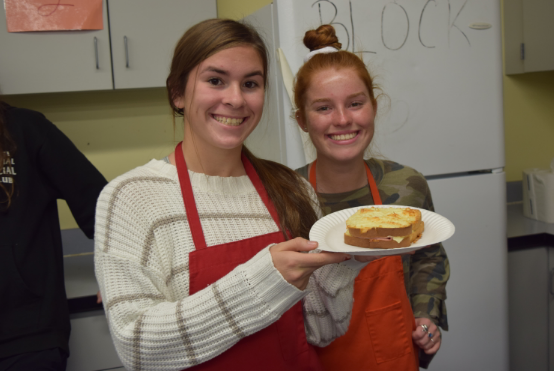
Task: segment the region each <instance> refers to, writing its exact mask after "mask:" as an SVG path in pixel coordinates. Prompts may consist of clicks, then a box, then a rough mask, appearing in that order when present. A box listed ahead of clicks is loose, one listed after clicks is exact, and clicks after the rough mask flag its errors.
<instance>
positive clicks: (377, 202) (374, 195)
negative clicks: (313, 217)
mask: <svg viewBox="0 0 554 371" xmlns="http://www.w3.org/2000/svg"><path fill="white" fill-rule="evenodd" d="M316 162H317V160H314V162H312V165H311V168H310V184H311V185H312V187H314V189H315V191H316V192H317V187H316V184H317V183H316V177H315V164H316ZM364 165H365V172H366V175H367V183H368V184H369V189H370V190H371V197H372V198H373V203H374V204H375V205H382V204H383V202H382V201H381V196H380V195H379V189H378V188H377V183H375V179H374V178H373V174H372V173H371V170H370V169H369V166H368V164H367V162H365V161H364Z"/></svg>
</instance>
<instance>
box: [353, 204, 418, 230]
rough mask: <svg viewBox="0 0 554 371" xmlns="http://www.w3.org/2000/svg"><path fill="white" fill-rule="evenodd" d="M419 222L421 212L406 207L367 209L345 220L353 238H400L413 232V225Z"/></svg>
mask: <svg viewBox="0 0 554 371" xmlns="http://www.w3.org/2000/svg"><path fill="white" fill-rule="evenodd" d="M418 221H421V211H419V210H417V209H411V208H408V207H405V208H398V207H386V208H385V207H368V208H363V209H360V210H358V211H357V212H356V213H355V214H354V215H352V216H351V217H350V218H348V219H347V220H346V227H347V228H348V232H349V234H350V235H351V236H353V237H360V238H376V237H388V236H393V237H401V236H408V235H410V234H412V232H413V231H414V229H413V225H414V223H416V222H418Z"/></svg>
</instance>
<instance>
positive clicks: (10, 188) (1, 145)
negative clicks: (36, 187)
mask: <svg viewBox="0 0 554 371" xmlns="http://www.w3.org/2000/svg"><path fill="white" fill-rule="evenodd" d="M7 109H8V105H7V104H6V103H4V102H2V101H1V100H0V170H2V171H0V175H1V176H2V178H7V179H9V180H10V182H9V183H8V184H9V185H5V183H4V182H3V181H1V182H0V188H1V189H2V193H1V194H2V197H1V198H0V210H1V211H5V210H7V209H8V208H9V207H10V205H11V204H12V197H13V194H14V190H15V182H14V180H15V179H14V177H13V175H12V174H3V169H4V165H7V166H10V163H11V159H12V157H13V155H14V153H15V150H16V145H15V141H14V140H13V138H12V137H11V135H10V132H9V131H8V126H7V124H6V111H7Z"/></svg>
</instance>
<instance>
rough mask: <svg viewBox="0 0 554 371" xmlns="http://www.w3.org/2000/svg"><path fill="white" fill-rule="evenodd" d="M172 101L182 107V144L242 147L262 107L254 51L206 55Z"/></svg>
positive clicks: (260, 78)
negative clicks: (180, 94) (183, 142)
mask: <svg viewBox="0 0 554 371" xmlns="http://www.w3.org/2000/svg"><path fill="white" fill-rule="evenodd" d="M174 104H175V106H177V107H178V108H183V109H184V111H185V113H184V116H185V146H186V145H189V144H191V145H194V146H195V147H196V148H197V149H198V150H199V151H201V152H203V151H211V150H232V149H240V148H242V144H243V142H244V140H245V139H246V138H247V137H248V135H249V134H250V133H251V132H252V131H253V130H254V129H255V128H256V125H257V124H258V122H259V121H260V118H261V116H262V111H263V104H264V72H263V65H262V59H261V58H260V55H259V54H258V52H257V51H256V50H254V49H253V48H252V47H250V46H237V47H233V48H229V49H225V50H222V51H220V52H218V53H216V54H214V55H212V56H211V57H209V58H207V59H205V60H204V61H202V62H201V63H200V64H199V65H198V66H196V67H195V68H194V69H192V70H191V72H190V73H189V76H188V80H187V84H186V87H185V92H184V94H183V96H182V97H179V98H177V99H175V100H174ZM187 143H188V144H187Z"/></svg>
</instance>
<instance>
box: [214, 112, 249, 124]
mask: <svg viewBox="0 0 554 371" xmlns="http://www.w3.org/2000/svg"><path fill="white" fill-rule="evenodd" d="M213 118H214V119H215V120H216V121H217V122H221V123H222V124H224V125H229V126H239V125H240V124H242V122H243V121H244V117H243V118H240V119H235V118H231V117H223V116H215V115H214V116H213Z"/></svg>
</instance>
